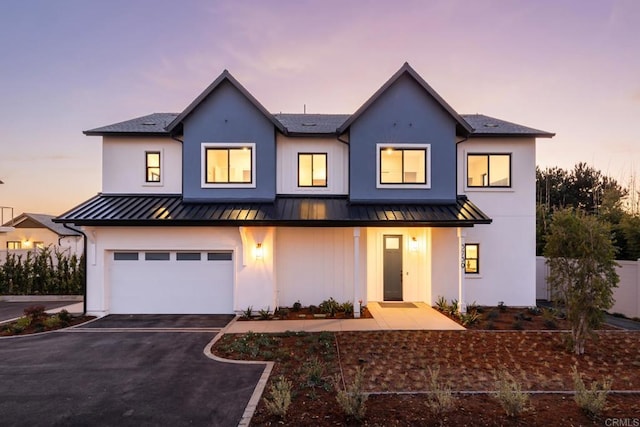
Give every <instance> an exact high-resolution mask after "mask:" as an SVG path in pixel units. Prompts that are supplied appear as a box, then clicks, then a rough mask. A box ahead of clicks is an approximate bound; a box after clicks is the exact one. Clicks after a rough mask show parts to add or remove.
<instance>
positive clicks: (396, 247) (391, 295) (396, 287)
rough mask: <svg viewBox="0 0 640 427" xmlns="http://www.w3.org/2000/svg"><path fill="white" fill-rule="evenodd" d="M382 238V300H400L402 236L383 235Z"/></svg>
mask: <svg viewBox="0 0 640 427" xmlns="http://www.w3.org/2000/svg"><path fill="white" fill-rule="evenodd" d="M382 239H383V246H384V249H383V280H384V285H383V287H384V300H385V301H402V236H401V235H384V236H382Z"/></svg>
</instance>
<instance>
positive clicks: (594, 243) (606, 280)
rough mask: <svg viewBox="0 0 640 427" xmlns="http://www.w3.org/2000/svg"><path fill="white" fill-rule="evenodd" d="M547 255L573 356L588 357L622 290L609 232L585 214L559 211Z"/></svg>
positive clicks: (554, 295) (549, 237) (550, 276)
mask: <svg viewBox="0 0 640 427" xmlns="http://www.w3.org/2000/svg"><path fill="white" fill-rule="evenodd" d="M544 254H545V256H546V257H547V264H548V265H549V267H550V274H549V286H550V288H551V295H552V298H553V299H554V300H555V301H556V302H557V303H560V304H563V305H564V308H565V310H566V314H567V319H568V320H569V322H570V324H571V338H572V345H573V350H574V352H575V354H578V355H580V354H583V353H584V345H585V342H586V340H587V338H588V337H589V336H590V335H591V334H592V333H593V330H594V329H596V328H597V327H598V326H600V325H601V324H602V321H603V319H604V316H603V310H607V309H609V308H611V307H612V306H613V288H615V287H617V286H618V285H617V284H618V281H619V278H618V274H617V273H616V270H615V267H616V265H617V264H616V262H615V249H614V247H613V244H612V242H611V237H610V231H609V227H608V226H607V225H606V224H605V223H603V222H601V221H599V220H598V219H597V218H596V217H594V216H591V215H586V214H584V213H583V212H581V211H574V210H572V209H563V210H559V211H557V212H556V213H554V214H553V220H552V222H551V231H550V233H549V236H548V237H547V243H546V246H545V250H544Z"/></svg>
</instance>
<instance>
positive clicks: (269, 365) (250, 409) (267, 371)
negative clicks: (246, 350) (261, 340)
mask: <svg viewBox="0 0 640 427" xmlns="http://www.w3.org/2000/svg"><path fill="white" fill-rule="evenodd" d="M238 317H239V316H236V317H235V318H234V319H233V320H231V322H229V323H228V324H227V326H225V327H224V328H223V329H222V330H221V331H220V332H218V334H217V335H216V336H215V337H213V339H212V340H211V341H209V343H208V344H207V345H206V346H205V348H204V350H203V353H204V355H205V356H206V357H208V358H209V359H212V360H215V361H217V362H221V363H234V364H238V365H265V367H264V371H262V375H260V379H259V380H258V383H257V384H256V388H255V389H254V390H253V393H252V394H251V398H250V399H249V402H248V403H247V407H246V408H245V410H244V413H243V414H242V418H240V422H239V423H238V427H248V426H249V424H250V423H251V418H252V417H253V414H254V413H255V411H256V408H257V407H258V403H259V402H260V398H261V397H262V393H263V392H264V389H265V387H266V386H267V381H269V376H271V371H272V370H273V365H274V364H275V363H274V362H266V361H265V362H259V361H255V360H231V359H223V358H222V357H218V356H216V355H215V354H213V353H212V352H211V348H212V347H213V345H214V344H215V343H216V342H218V341H219V340H220V338H222V336H223V335H224V334H225V333H226V331H227V330H228V329H229V328H230V327H231V325H233V324H234V323H235V322H236V321H237V320H238Z"/></svg>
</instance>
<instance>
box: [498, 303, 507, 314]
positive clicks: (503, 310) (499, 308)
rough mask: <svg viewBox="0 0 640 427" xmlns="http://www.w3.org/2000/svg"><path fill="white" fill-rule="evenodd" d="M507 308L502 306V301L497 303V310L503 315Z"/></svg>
mask: <svg viewBox="0 0 640 427" xmlns="http://www.w3.org/2000/svg"><path fill="white" fill-rule="evenodd" d="M507 308H508V307H507V306H506V305H504V301H498V310H500V311H502V312H503V313H504V312H505V311H507Z"/></svg>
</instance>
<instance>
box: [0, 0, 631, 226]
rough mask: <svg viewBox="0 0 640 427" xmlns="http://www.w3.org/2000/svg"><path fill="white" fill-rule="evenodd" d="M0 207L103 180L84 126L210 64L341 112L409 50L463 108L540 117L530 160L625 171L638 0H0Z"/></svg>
mask: <svg viewBox="0 0 640 427" xmlns="http://www.w3.org/2000/svg"><path fill="white" fill-rule="evenodd" d="M0 6H1V14H0V58H1V59H0V61H1V64H2V65H1V67H0V70H1V79H0V126H1V127H2V136H1V137H0V180H2V181H4V184H3V185H0V206H12V207H13V208H14V212H15V215H16V216H17V215H18V214H20V213H21V212H24V211H26V212H38V213H50V214H60V213H62V212H64V211H66V210H68V209H70V208H72V207H73V206H75V205H77V204H78V203H80V202H82V201H84V200H85V199H87V198H89V197H91V196H93V195H95V194H96V193H98V192H99V191H100V188H101V147H100V145H101V144H100V137H88V136H84V135H83V134H82V131H83V130H86V129H91V128H95V127H99V126H103V125H107V124H111V123H115V122H119V121H123V120H128V119H131V118H134V117H138V116H142V115H146V114H150V113H153V112H180V111H182V110H183V109H184V108H185V107H186V106H187V105H188V104H189V103H190V102H191V101H192V100H193V99H194V98H195V97H196V96H197V95H199V94H200V92H201V91H202V90H204V89H205V88H206V87H207V86H208V85H209V84H210V83H211V82H212V81H213V80H214V79H215V78H216V77H217V76H218V75H219V74H220V73H221V72H222V71H223V70H224V69H228V70H229V71H230V72H231V73H232V74H233V75H234V76H235V77H236V78H237V79H238V80H239V81H240V82H241V83H242V84H243V85H244V86H245V87H246V88H247V89H248V90H249V91H250V92H251V93H252V94H253V95H254V96H255V97H256V98H257V99H258V100H259V101H260V102H261V103H262V104H263V105H264V106H265V107H266V108H267V109H268V110H269V111H271V112H274V113H275V112H289V113H296V112H297V113H301V112H302V111H303V105H305V104H306V108H307V112H310V113H353V112H354V111H355V110H356V109H357V108H358V107H359V106H360V105H361V104H362V103H363V102H364V101H366V100H367V99H368V98H369V97H370V96H371V95H372V94H373V93H374V92H375V91H376V90H377V89H378V88H379V87H380V86H381V85H382V84H383V83H384V82H385V81H386V80H387V79H388V78H389V77H390V76H391V75H392V74H393V73H394V72H395V71H397V70H398V69H399V68H400V67H401V66H402V64H403V63H404V62H405V61H407V62H409V63H410V64H411V66H412V67H413V68H414V69H415V70H416V71H417V72H418V73H419V74H420V75H421V76H422V77H424V79H425V80H426V81H427V82H428V83H429V84H430V85H431V86H432V87H433V88H434V89H435V90H436V91H437V92H438V93H439V94H440V95H441V96H442V97H443V98H444V99H445V100H446V101H447V102H448V103H449V104H450V105H451V106H452V107H453V108H454V109H455V110H456V111H457V112H458V113H461V114H468V113H482V114H486V115H489V116H494V117H498V118H501V119H504V120H508V121H513V122H516V123H519V124H523V125H526V126H531V127H534V128H537V129H542V130H545V131H550V132H555V133H556V137H555V138H553V139H550V140H549V139H541V140H539V141H538V149H537V162H538V165H540V166H542V167H546V166H561V167H565V168H571V167H573V165H574V164H575V163H577V162H579V161H585V162H587V163H589V164H590V165H592V166H594V167H596V168H598V169H601V170H602V171H603V172H605V173H606V174H608V175H611V176H613V177H614V178H616V179H618V180H619V181H620V182H621V183H622V184H626V183H627V181H628V180H629V179H630V177H631V176H632V175H634V174H635V175H638V174H639V173H640V145H639V144H638V142H637V140H638V138H640V136H638V134H637V133H636V131H635V127H636V126H637V125H638V124H640V24H639V22H640V1H637V0H620V1H614V0H535V1H531V0H521V1H517V0H442V1H435V0H433V1H431V0H416V1H412V0H394V1H346V0H340V1H333V0H329V1H327V0H322V1H304V0H296V1H293V0H292V1H285V0H281V1H275V0H274V1H266V0H259V1H215V0H208V1H205V0H180V1H178V0H174V1H159V0H108V1H107V0H104V1H92V0H56V1H52V0H2V1H1V2H0Z"/></svg>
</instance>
